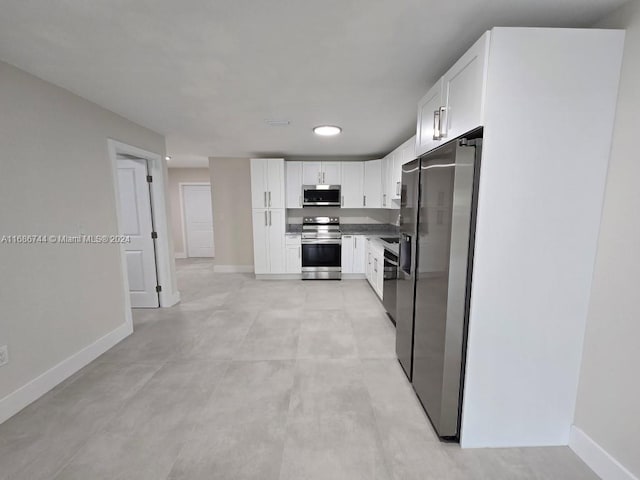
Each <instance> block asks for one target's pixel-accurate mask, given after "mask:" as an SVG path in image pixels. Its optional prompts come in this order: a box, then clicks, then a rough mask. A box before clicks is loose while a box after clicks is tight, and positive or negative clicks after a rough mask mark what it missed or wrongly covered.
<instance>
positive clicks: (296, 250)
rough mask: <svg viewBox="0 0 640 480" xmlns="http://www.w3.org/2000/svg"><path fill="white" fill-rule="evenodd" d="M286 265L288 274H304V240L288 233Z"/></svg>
mask: <svg viewBox="0 0 640 480" xmlns="http://www.w3.org/2000/svg"><path fill="white" fill-rule="evenodd" d="M285 264H286V269H287V273H298V274H299V273H302V238H301V236H300V235H297V234H290V233H288V234H287V236H286V238H285Z"/></svg>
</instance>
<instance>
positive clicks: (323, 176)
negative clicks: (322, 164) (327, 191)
mask: <svg viewBox="0 0 640 480" xmlns="http://www.w3.org/2000/svg"><path fill="white" fill-rule="evenodd" d="M322 183H324V172H322Z"/></svg>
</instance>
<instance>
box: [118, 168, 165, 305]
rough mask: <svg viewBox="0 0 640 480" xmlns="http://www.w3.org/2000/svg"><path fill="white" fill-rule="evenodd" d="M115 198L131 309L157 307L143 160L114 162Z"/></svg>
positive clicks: (155, 278) (154, 263)
mask: <svg viewBox="0 0 640 480" xmlns="http://www.w3.org/2000/svg"><path fill="white" fill-rule="evenodd" d="M118 195H119V197H120V219H121V222H122V225H121V228H122V230H123V231H122V232H120V233H121V234H122V235H128V236H129V237H130V238H131V242H130V243H126V244H125V255H126V260H127V276H128V278H129V293H130V295H131V306H132V307H134V308H136V307H138V308H139V307H158V306H159V303H158V292H156V286H157V284H158V279H157V275H156V257H155V248H154V244H153V239H152V237H151V232H153V222H152V220H151V198H150V196H149V184H148V183H147V162H146V160H129V159H126V160H118Z"/></svg>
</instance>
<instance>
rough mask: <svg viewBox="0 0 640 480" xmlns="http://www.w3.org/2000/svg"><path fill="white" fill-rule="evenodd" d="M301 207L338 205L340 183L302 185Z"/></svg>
mask: <svg viewBox="0 0 640 480" xmlns="http://www.w3.org/2000/svg"><path fill="white" fill-rule="evenodd" d="M302 199H303V202H302V206H303V207H339V206H340V185H303V186H302Z"/></svg>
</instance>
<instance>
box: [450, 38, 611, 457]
mask: <svg viewBox="0 0 640 480" xmlns="http://www.w3.org/2000/svg"><path fill="white" fill-rule="evenodd" d="M622 41H623V35H622V34H621V32H612V31H608V32H607V31H600V32H598V31H593V30H574V31H567V30H562V29H494V30H493V31H492V38H491V51H490V57H489V75H488V87H487V103H486V110H485V115H486V118H485V125H486V129H485V134H484V149H483V158H482V167H481V174H480V189H479V199H478V220H477V221H478V224H477V232H476V250H475V257H474V271H473V287H472V288H473V290H472V297H471V313H470V320H469V343H468V357H467V372H466V381H465V391H464V404H463V419H462V438H461V442H462V445H463V446H464V447H498V446H542V445H566V444H567V443H568V441H569V431H570V426H571V423H572V419H573V415H574V408H575V398H576V391H577V386H578V376H579V369H580V359H581V355H582V339H583V335H584V329H585V323H586V316H587V308H588V304H589V294H590V289H591V278H592V273H593V263H594V259H595V255H596V245H597V238H598V229H599V224H600V212H601V208H602V199H603V195H604V187H605V179H606V171H607V162H608V158H609V150H610V147H611V133H612V129H613V120H614V113H615V101H616V96H617V87H618V74H619V71H620V64H621V59H622Z"/></svg>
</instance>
